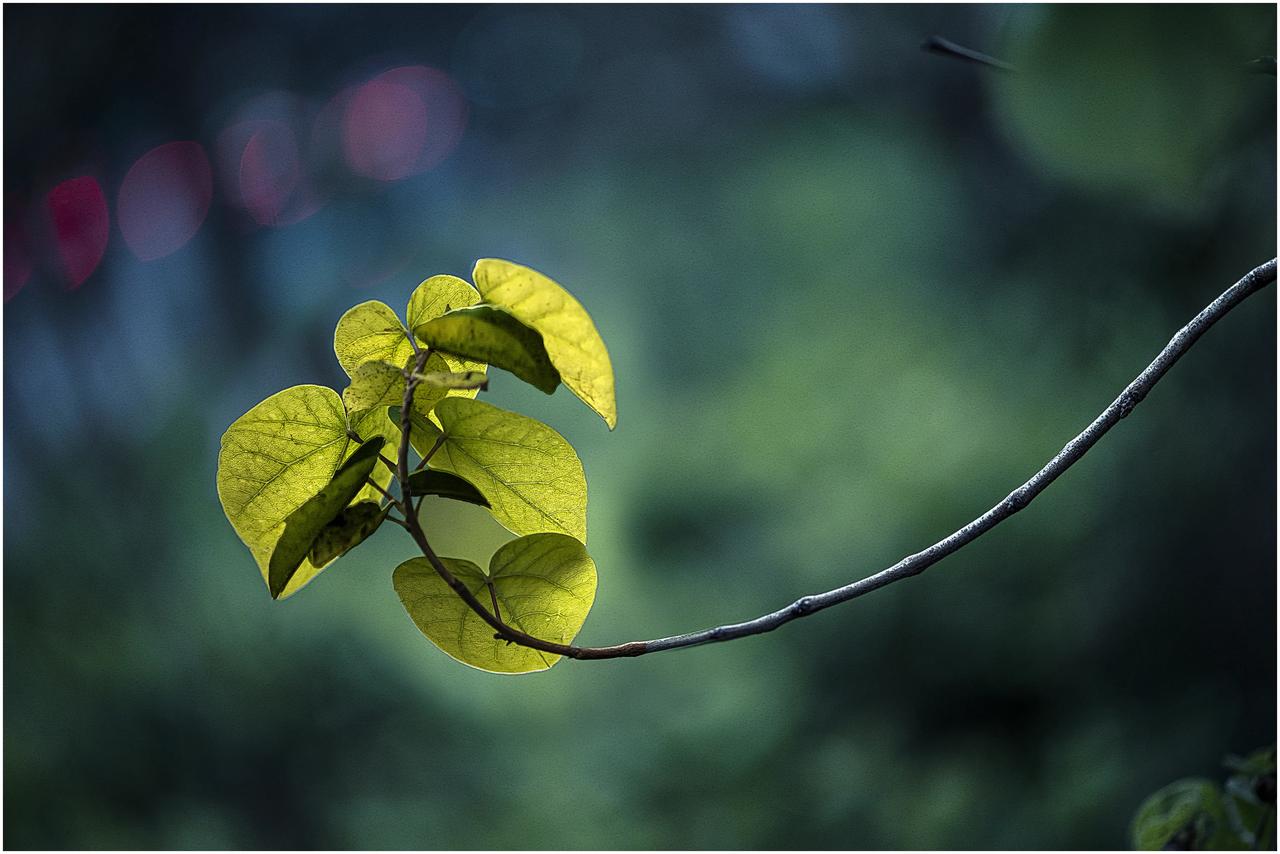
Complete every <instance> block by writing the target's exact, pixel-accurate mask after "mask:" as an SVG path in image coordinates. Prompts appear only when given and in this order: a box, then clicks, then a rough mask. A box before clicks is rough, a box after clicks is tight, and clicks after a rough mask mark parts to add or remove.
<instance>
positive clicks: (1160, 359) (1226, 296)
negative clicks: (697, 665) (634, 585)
mask: <svg viewBox="0 0 1280 854" xmlns="http://www.w3.org/2000/svg"><path fill="white" fill-rule="evenodd" d="M1275 280H1276V259H1274V258H1272V259H1271V260H1270V261H1268V262H1266V263H1265V264H1262V265H1261V266H1259V267H1256V268H1254V269H1253V270H1250V271H1249V273H1248V274H1246V275H1245V276H1244V278H1242V279H1240V281H1238V282H1236V283H1235V284H1234V285H1232V286H1231V287H1230V288H1228V289H1227V290H1226V291H1225V292H1223V293H1222V295H1221V296H1219V297H1218V298H1217V299H1215V300H1214V301H1213V302H1211V303H1209V305H1208V306H1206V307H1205V309H1204V310H1203V311H1201V312H1200V313H1199V314H1197V315H1196V316H1195V317H1194V318H1192V319H1191V322H1190V323H1188V324H1187V325H1186V326H1184V327H1182V328H1181V329H1179V330H1178V332H1177V334H1175V335H1174V336H1173V338H1172V339H1171V340H1170V341H1169V343H1168V344H1166V345H1165V347H1164V349H1163V350H1161V351H1160V352H1159V353H1158V354H1157V355H1156V358H1155V360H1154V361H1152V362H1151V364H1150V365H1148V366H1147V367H1146V369H1145V370H1143V371H1142V373H1140V374H1138V376H1137V377H1136V378H1135V379H1134V380H1133V382H1131V383H1129V385H1128V386H1126V387H1125V389H1124V391H1122V392H1121V393H1120V396H1119V397H1117V398H1116V399H1115V400H1114V401H1112V403H1111V405H1110V406H1108V407H1107V408H1106V409H1104V410H1103V411H1102V414H1100V415H1099V416H1098V417H1097V418H1095V419H1094V420H1093V423H1091V424H1090V425H1089V426H1088V427H1086V428H1085V429H1084V430H1083V431H1082V432H1081V433H1080V434H1079V435H1078V436H1076V437H1075V438H1074V439H1072V440H1071V441H1070V442H1068V443H1067V444H1066V445H1065V446H1064V447H1063V449H1062V450H1061V451H1059V452H1058V453H1057V454H1056V455H1055V456H1054V457H1053V459H1051V460H1049V462H1048V463H1046V464H1045V466H1044V467H1043V468H1042V469H1040V471H1038V472H1036V473H1035V474H1034V475H1033V476H1032V477H1031V479H1030V480H1028V481H1027V482H1026V483H1024V484H1022V485H1021V486H1019V487H1018V488H1017V489H1015V490H1014V491H1013V492H1010V493H1009V494H1008V495H1007V496H1005V498H1004V500H1003V501H1001V502H1000V503H999V504H997V505H996V506H994V507H992V508H991V509H990V510H988V511H987V512H986V513H983V514H982V515H981V516H979V517H978V518H977V519H974V520H973V521H972V522H970V523H969V524H967V525H965V526H964V527H963V528H961V529H960V530H958V531H956V532H955V533H953V534H951V535H950V536H948V537H946V538H944V539H942V540H939V541H938V542H936V543H934V544H933V545H931V546H929V547H928V548H927V549H924V550H923V551H919V552H916V553H915V554H913V555H910V556H909V557H905V558H903V559H902V560H900V561H898V562H897V563H895V564H894V565H893V566H891V567H889V568H888V569H883V570H881V571H880V572H877V573H875V574H874V575H869V576H867V577H866V578H863V579H862V580H860V581H855V582H853V583H851V584H846V585H844V586H843V587H837V588H836V589H834V590H829V591H827V592H826V593H818V594H815V595H812V596H804V597H801V598H800V599H797V600H796V601H795V602H792V603H791V604H790V605H788V606H787V607H785V608H782V609H780V610H777V611H774V612H772V613H770V614H765V615H764V616H762V617H757V618H755V619H754V620H747V621H746V622H742V623H731V624H729V625H724V626H716V627H714V628H710V629H704V630H702V631H698V632H690V633H688V634H683V635H674V636H672V637H666V638H658V639H656V640H648V641H632V642H630V643H624V644H618V645H616V646H606V647H578V646H566V645H564V644H557V643H550V642H548V641H543V640H539V639H537V638H532V637H530V636H528V635H526V634H524V633H523V632H519V631H516V630H514V629H512V628H510V627H509V626H506V625H504V624H503V623H502V621H501V620H499V619H498V618H496V617H495V616H494V615H492V614H490V613H489V612H488V611H487V610H486V609H485V608H484V606H483V605H481V604H480V603H479V601H478V600H476V598H475V597H474V596H473V595H471V591H469V590H467V588H466V586H465V585H463V584H462V583H461V582H459V581H458V580H457V579H455V578H453V577H452V575H451V574H450V573H449V571H448V569H447V568H446V567H445V566H444V565H443V563H442V562H441V561H440V559H439V558H438V557H436V556H435V554H434V553H433V552H432V551H431V547H430V546H429V545H428V544H427V541H426V537H425V536H424V535H423V533H422V529H421V527H420V526H419V525H418V524H417V518H416V516H414V517H410V533H411V534H413V536H414V539H415V540H416V541H417V542H418V545H419V547H421V548H422V551H423V553H424V554H425V555H426V556H427V559H428V560H429V561H430V562H431V564H432V566H434V567H435V569H436V571H437V572H438V573H440V575H441V577H442V578H444V580H445V581H446V583H448V584H449V586H450V587H452V588H453V589H454V590H455V592H457V593H458V595H459V596H461V597H462V598H463V600H464V601H466V603H467V604H468V605H469V606H470V607H471V608H472V610H474V611H475V612H476V613H477V614H479V615H480V616H481V617H482V618H483V619H484V620H485V622H487V623H488V624H489V625H491V626H493V628H494V630H495V632H496V637H498V638H500V639H503V640H508V641H511V642H512V643H518V644H521V645H523V646H530V647H533V648H534V649H540V650H543V651H544V652H551V653H555V654H557V655H564V656H568V657H569V658H576V659H601V658H622V657H631V656H637V655H645V654H647V653H651V652H661V651H663V650H669V649H682V648H684V647H690V646H699V645H701V644H706V643H716V642H719V641H727V640H733V639H735V638H742V637H748V636H750V635H759V634H764V633H765V632H771V631H773V630H774V629H776V628H778V627H779V626H782V625H785V624H786V623H789V622H791V621H792V620H795V619H798V618H800V617H805V616H808V615H809V614H816V613H817V612H818V611H821V610H823V609H825V608H830V607H831V606H833V605H839V604H840V603H841V602H848V601H849V600H850V599H857V598H858V597H859V596H865V595H866V594H868V593H870V592H872V591H873V590H879V589H880V588H881V587H887V586H888V585H890V584H892V583H894V582H895V581H901V580H902V579H904V578H910V577H912V576H914V575H919V574H920V573H922V572H924V571H925V570H926V569H928V568H929V567H931V566H933V565H934V564H935V563H937V562H938V561H940V560H942V559H943V558H944V557H946V556H947V555H950V554H952V553H953V552H956V551H958V550H959V549H961V548H963V547H964V546H966V545H968V544H969V543H971V542H973V541H974V540H976V539H977V538H978V537H980V536H982V535H983V534H985V533H986V532H987V531H990V530H991V529H992V528H994V527H995V526H996V525H998V524H1000V523H1001V522H1003V521H1004V520H1005V519H1008V518H1009V517H1010V516H1012V515H1013V514H1015V513H1017V512H1018V511H1019V510H1021V509H1023V508H1024V507H1026V506H1027V505H1028V504H1030V503H1031V501H1032V500H1033V499H1034V498H1035V497H1036V496H1037V495H1039V494H1040V493H1041V492H1043V491H1044V490H1045V488H1046V487H1047V486H1048V485H1049V484H1051V483H1053V482H1054V481H1055V480H1057V479H1058V478H1059V477H1060V476H1061V475H1062V473H1063V472H1065V471H1066V470H1067V469H1069V468H1071V466H1073V465H1075V463H1076V462H1077V461H1078V460H1079V459H1080V458H1081V457H1083V456H1084V455H1085V453H1087V452H1088V450H1089V449H1090V448H1092V447H1093V446H1094V445H1095V444H1096V443H1097V441H1098V440H1099V439H1101V438H1102V437H1103V436H1104V435H1106V433H1107V431H1109V430H1110V429H1111V428H1112V427H1114V426H1115V425H1116V424H1118V423H1119V422H1120V420H1121V419H1123V418H1125V417H1126V416H1128V414H1129V413H1130V412H1132V411H1133V408H1134V407H1135V406H1137V405H1138V404H1139V403H1141V402H1142V399H1143V398H1145V397H1146V396H1147V393H1148V392H1150V391H1151V389H1152V388H1153V387H1154V386H1155V384H1156V383H1158V382H1159V381H1160V379H1161V377H1163V376H1164V375H1165V374H1166V373H1168V371H1169V369H1170V368H1171V367H1173V365H1174V363H1175V362H1177V361H1178V359H1180V358H1182V355H1183V354H1184V353H1186V352H1187V350H1189V349H1190V348H1191V345H1192V344H1194V343H1195V342H1196V341H1197V340H1198V339H1199V338H1200V336H1201V335H1203V334H1204V333H1205V332H1206V331H1207V330H1208V329H1209V327H1211V326H1213V325H1214V324H1215V323H1217V322H1218V321H1219V320H1221V319H1222V318H1223V317H1225V316H1226V314H1227V313H1228V312H1229V311H1231V310H1232V309H1233V308H1235V307H1236V306H1237V305H1239V304H1240V303H1241V302H1243V301H1244V300H1245V298H1247V297H1248V296H1250V295H1251V294H1253V293H1256V292H1257V291H1259V290H1261V289H1262V288H1264V287H1266V286H1267V285H1269V284H1271V283H1273V282H1274V281H1275ZM411 395H412V382H411V383H410V385H409V386H408V387H407V388H406V394H405V405H404V411H405V412H406V413H407V412H408V411H409V408H410V406H411V401H412V397H411ZM405 420H406V422H407V420H408V419H407V416H406V418H405ZM403 426H404V431H405V437H406V439H405V441H404V443H403V444H402V446H401V463H400V466H401V471H402V473H403V472H406V471H407V464H406V458H405V454H406V453H407V448H406V447H405V445H407V444H408V442H407V436H408V432H409V430H408V424H407V423H405V424H404V425H403Z"/></svg>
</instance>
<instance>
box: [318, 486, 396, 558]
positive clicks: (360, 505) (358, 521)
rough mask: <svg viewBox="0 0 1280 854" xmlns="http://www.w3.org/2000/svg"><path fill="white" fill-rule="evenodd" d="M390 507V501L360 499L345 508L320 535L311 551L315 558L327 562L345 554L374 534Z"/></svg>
mask: <svg viewBox="0 0 1280 854" xmlns="http://www.w3.org/2000/svg"><path fill="white" fill-rule="evenodd" d="M390 510H391V507H390V505H388V506H387V507H379V506H378V502H376V501H357V502H356V503H355V504H352V505H351V506H350V507H346V508H343V509H342V510H341V511H340V512H339V513H338V515H337V516H335V517H334V519H333V521H332V522H330V523H329V524H328V525H325V526H324V528H323V529H321V531H320V535H319V536H317V537H316V541H315V544H314V545H312V546H311V554H310V555H309V557H310V558H311V562H312V563H313V564H315V565H316V566H324V565H325V564H327V563H329V562H330V561H332V560H335V559H337V558H340V557H342V556H343V555H344V554H346V553H347V552H349V551H351V550H352V549H354V548H355V547H356V546H358V545H360V544H361V543H363V542H364V541H365V540H367V539H368V538H369V537H370V536H372V535H373V532H374V531H376V530H378V526H379V525H381V524H382V522H383V520H384V519H386V518H387V513H388V512H389V511H390Z"/></svg>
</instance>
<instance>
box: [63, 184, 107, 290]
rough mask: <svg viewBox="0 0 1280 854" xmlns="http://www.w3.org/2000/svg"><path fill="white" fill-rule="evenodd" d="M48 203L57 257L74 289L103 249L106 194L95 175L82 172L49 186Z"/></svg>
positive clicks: (87, 273) (100, 259) (104, 245)
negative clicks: (91, 176)
mask: <svg viewBox="0 0 1280 854" xmlns="http://www.w3.org/2000/svg"><path fill="white" fill-rule="evenodd" d="M48 205H49V215H50V217H51V218H52V219H53V233H54V237H55V238H56V240H57V244H58V257H59V259H60V260H61V261H62V269H63V272H64V273H65V274H66V276H67V284H68V286H69V287H70V288H71V289H72V290H74V289H76V288H78V287H80V286H81V285H83V284H84V282H85V280H86V279H88V278H89V276H90V275H92V274H93V271H94V270H96V269H97V267H98V264H99V263H100V262H101V261H102V255H103V253H105V252H106V251H107V236H108V234H109V233H110V225H111V219H110V215H109V214H108V213H107V197H106V196H105V195H103V193H102V185H100V184H99V183H98V182H97V181H96V180H95V179H93V178H90V177H88V176H82V177H79V178H71V179H69V180H66V181H63V182H62V183H61V184H59V185H58V186H56V187H54V188H53V189H52V190H50V191H49V197H48Z"/></svg>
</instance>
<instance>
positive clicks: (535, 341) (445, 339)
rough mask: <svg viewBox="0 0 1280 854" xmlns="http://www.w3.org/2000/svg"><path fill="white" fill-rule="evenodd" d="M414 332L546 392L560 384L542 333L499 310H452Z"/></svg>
mask: <svg viewBox="0 0 1280 854" xmlns="http://www.w3.org/2000/svg"><path fill="white" fill-rule="evenodd" d="M413 334H414V335H416V336H418V340H419V341H421V342H423V343H424V344H426V345H428V346H430V347H431V348H433V349H436V350H442V351H444V352H446V353H450V354H452V355H455V356H460V357H463V358H467V359H472V360H474V361H477V362H484V363H488V364H489V365H492V366H493V367H495V368H502V369H503V370H506V371H510V372H511V373H513V374H515V375H516V376H517V377H519V378H520V379H522V380H524V381H525V382H527V383H529V384H530V385H532V386H533V387H534V388H536V389H538V390H539V391H543V392H546V393H547V394H551V393H552V392H553V391H555V390H556V386H558V385H559V384H560V374H559V372H558V371H557V370H556V369H555V368H554V367H552V365H551V359H550V358H549V357H548V356H547V348H546V347H545V346H543V343H542V336H541V335H540V334H538V333H537V332H536V331H534V330H533V329H530V328H529V327H528V326H525V325H524V324H523V323H521V322H520V321H519V320H516V319H515V318H514V317H512V316H511V315H510V314H508V313H507V312H505V311H502V310H501V309H497V308H493V307H492V306H487V305H478V306H475V307H474V308H466V309H461V310H458V311H451V312H449V313H448V314H443V315H441V316H440V317H437V318H435V319H434V320H431V321H428V322H427V323H423V324H421V325H419V326H415V327H414V328H413Z"/></svg>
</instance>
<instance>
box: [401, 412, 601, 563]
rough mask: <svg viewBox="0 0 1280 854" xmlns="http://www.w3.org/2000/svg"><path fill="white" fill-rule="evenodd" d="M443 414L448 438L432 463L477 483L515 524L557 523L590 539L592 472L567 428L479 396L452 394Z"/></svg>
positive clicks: (530, 527) (494, 508)
mask: <svg viewBox="0 0 1280 854" xmlns="http://www.w3.org/2000/svg"><path fill="white" fill-rule="evenodd" d="M436 415H437V416H438V417H439V419H440V423H441V425H442V426H443V432H444V437H445V440H444V444H443V445H441V447H440V449H439V450H438V451H437V452H436V453H435V455H434V456H433V457H432V458H431V461H430V463H429V465H430V466H431V467H432V468H434V469H441V470H444V471H448V472H452V473H453V474H456V475H458V476H459V477H461V478H462V479H463V480H465V481H467V482H468V483H471V484H472V485H474V486H475V488H476V489H478V490H479V491H480V494H481V495H483V496H484V497H485V498H486V499H487V500H488V502H489V507H490V510H491V512H492V513H493V515H494V518H496V519H497V520H498V521H499V522H500V523H502V525H503V526H505V527H506V528H507V529H508V530H511V531H514V532H515V533H517V534H536V533H541V532H544V531H554V532H558V533H562V534H568V535H569V536H571V537H574V538H576V539H578V540H580V541H582V542H586V540H587V480H586V475H585V474H584V473H583V470H582V463H581V462H580V461H579V460H578V455H577V454H576V453H574V450H573V447H572V446H570V444H569V443H568V442H566V441H565V440H564V437H563V436H561V435H560V434H559V433H557V432H556V431H555V430H552V429H551V428H550V427H548V426H547V425H545V424H543V423H542V422H540V421H536V420H534V419H532V418H528V417H526V416H524V415H518V414H516V413H514V412H508V411H507V410H505V409H499V408H498V407H496V406H491V405H490V404H488V403H484V402H482V401H479V400H465V399H462V398H446V399H445V400H442V401H440V403H439V404H438V405H437V406H436ZM414 432H415V434H416V433H418V432H419V431H418V430H417V429H416V428H415V430H414ZM423 438H424V440H425V439H427V438H429V436H426V435H424V437H423Z"/></svg>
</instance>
